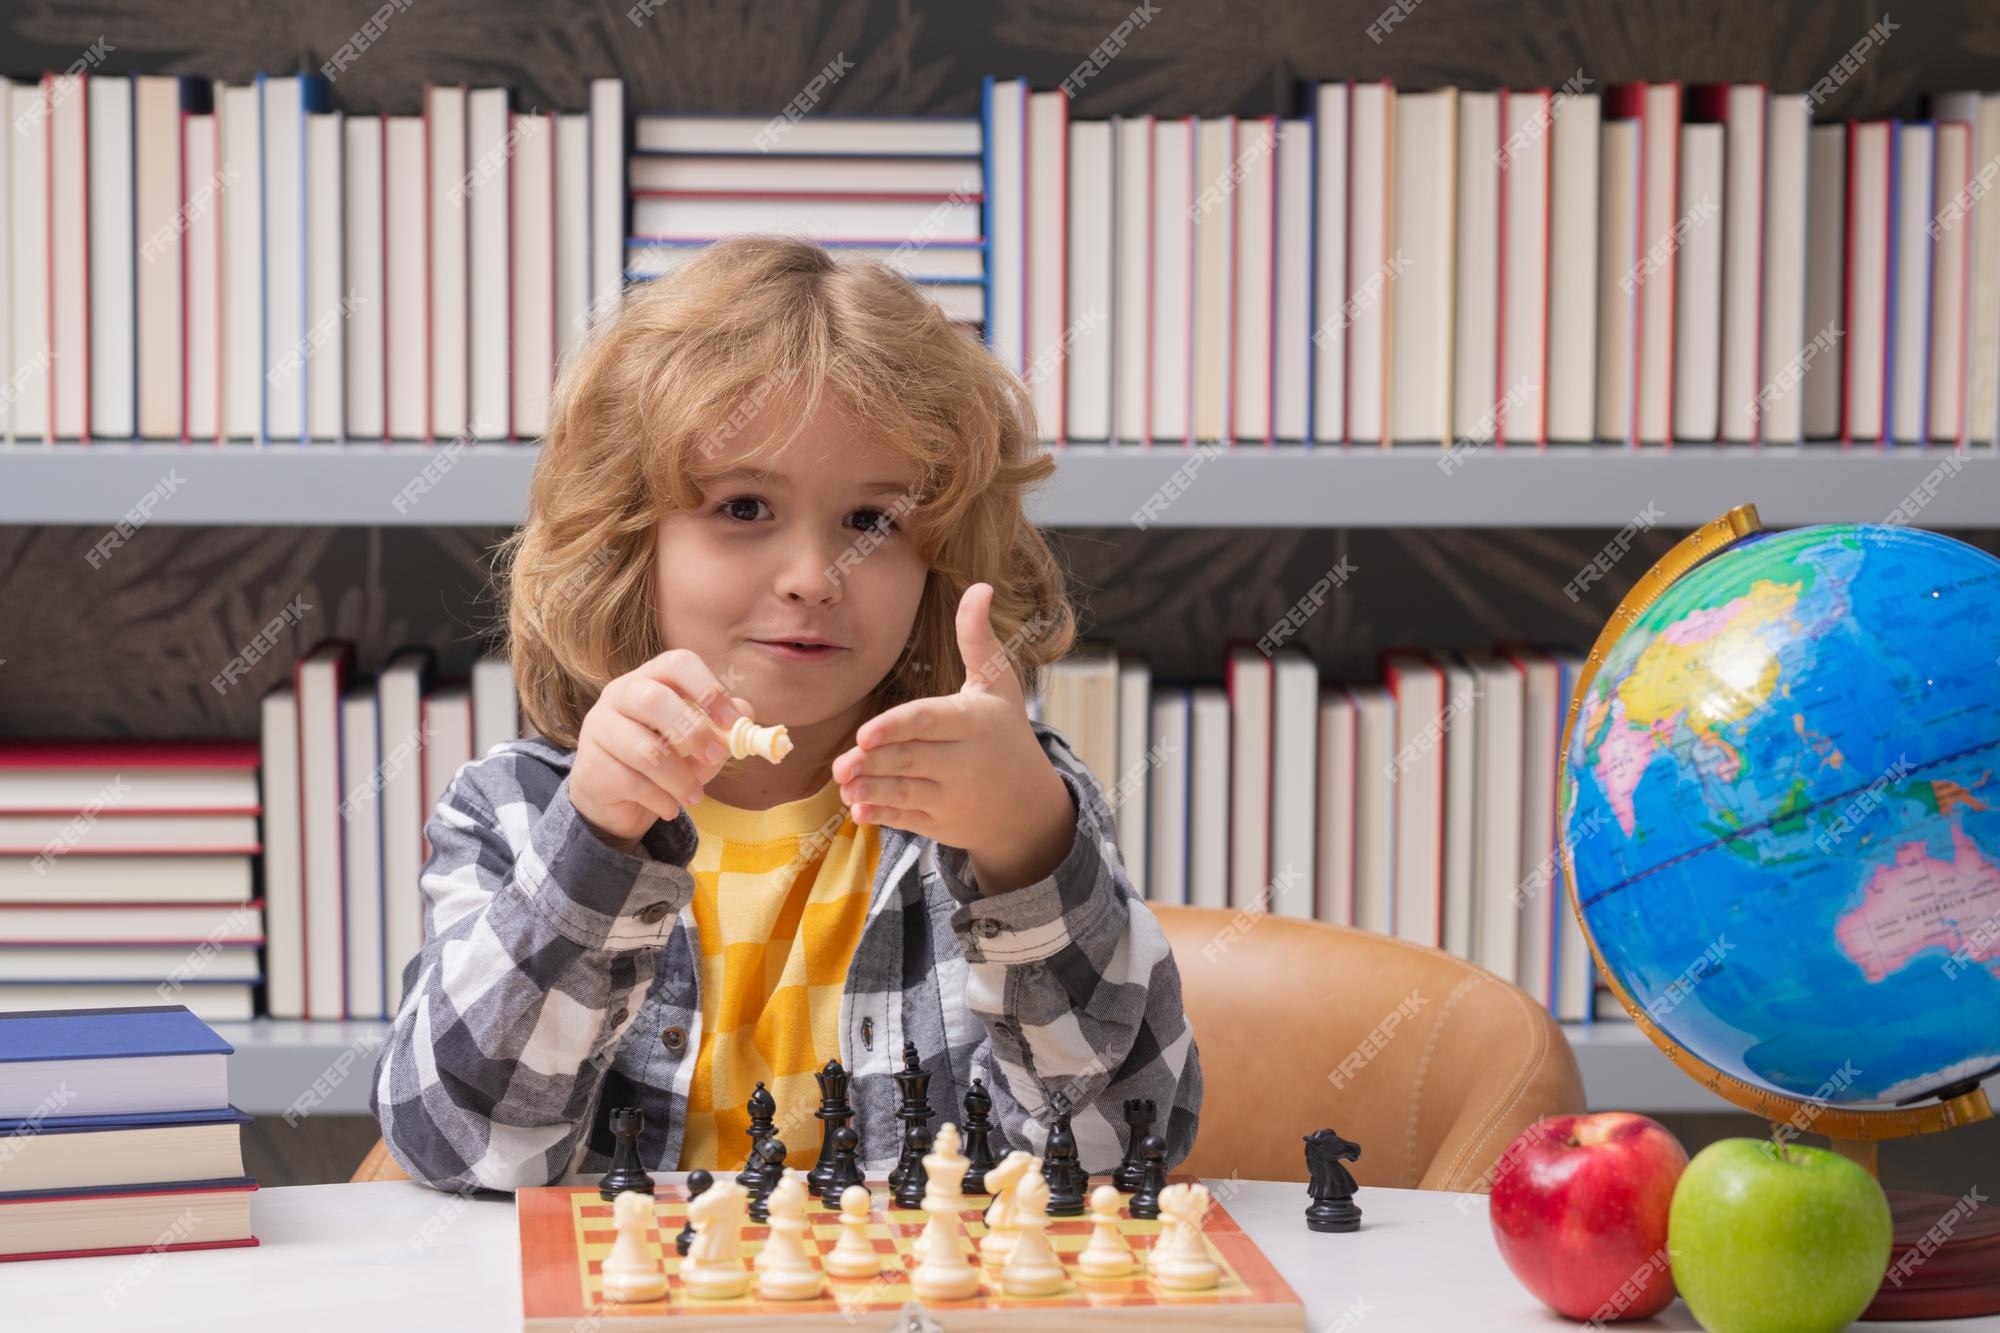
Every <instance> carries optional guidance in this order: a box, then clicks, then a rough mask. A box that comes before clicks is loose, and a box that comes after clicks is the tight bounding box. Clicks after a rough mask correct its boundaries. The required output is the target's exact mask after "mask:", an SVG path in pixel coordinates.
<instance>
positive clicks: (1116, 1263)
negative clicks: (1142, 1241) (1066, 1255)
mask: <svg viewBox="0 0 2000 1333" xmlns="http://www.w3.org/2000/svg"><path fill="white" fill-rule="evenodd" d="M1120 1198H1121V1196H1120V1195H1119V1193H1118V1190H1117V1188H1116V1187H1115V1186H1112V1185H1099V1186H1098V1187H1097V1188H1096V1189H1095V1190H1092V1191H1091V1194H1090V1240H1089V1242H1088V1243H1087V1244H1086V1245H1085V1246H1084V1247H1083V1249H1082V1251H1081V1252H1080V1253H1078V1255H1077V1256H1076V1271H1077V1272H1079V1273H1081V1274H1083V1275H1084V1276H1085V1277H1124V1276H1126V1275H1127V1274H1128V1273H1130V1272H1131V1271H1132V1269H1133V1268H1134V1267H1136V1266H1137V1261H1136V1260H1135V1259H1134V1258H1133V1256H1132V1245H1131V1242H1129V1241H1127V1240H1126V1239H1125V1235H1124V1233H1123V1232H1121V1231H1120V1230H1119V1229H1118V1208H1119V1205H1120Z"/></svg>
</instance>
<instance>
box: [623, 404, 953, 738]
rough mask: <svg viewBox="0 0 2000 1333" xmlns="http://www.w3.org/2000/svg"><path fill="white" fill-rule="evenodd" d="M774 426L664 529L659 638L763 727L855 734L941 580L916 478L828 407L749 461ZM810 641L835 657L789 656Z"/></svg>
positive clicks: (756, 435)
mask: <svg viewBox="0 0 2000 1333" xmlns="http://www.w3.org/2000/svg"><path fill="white" fill-rule="evenodd" d="M775 415H776V414H775V413H764V414H762V418H761V419H758V420H753V421H752V422H751V423H750V425H749V426H747V427H746V428H744V429H743V430H741V431H739V432H738V434H737V436H736V437H735V439H734V440H732V441H731V442H730V443H728V444H725V445H723V446H721V447H720V448H718V449H717V450H716V451H715V454H714V457H713V458H712V459H706V460H704V461H703V463H702V464H701V469H702V476H703V485H702V499H701V503H700V504H699V505H698V506H697V507H696V508H694V509H692V510H688V511H676V512H673V513H670V514H668V515H666V516H665V517H664V518H662V519H661V520H660V524H659V537H658V542H657V557H656V558H657V564H656V566H655V574H656V576H657V577H656V578H655V580H654V586H655V587H657V588H658V589H659V590H660V591H659V616H660V635H661V641H662V642H663V643H664V645H665V646H666V647H668V648H686V649H689V650H690V651H692V652H694V653H695V654H696V655H697V656H699V657H700V658H701V660H702V661H703V662H705V663H706V664H707V665H708V668H709V670H711V671H713V672H714V673H715V674H716V676H717V677H718V678H719V679H720V680H721V681H722V683H723V685H724V686H725V687H726V688H727V689H728V690H729V692H730V693H731V694H735V695H739V696H741V697H743V698H745V699H748V700H749V701H750V703H751V706H752V707H753V708H754V709H755V713H756V717H757V719H758V720H759V721H760V722H767V723H773V722H782V723H784V724H785V725H786V726H787V727H788V728H790V729H794V730H796V729H798V728H801V727H807V726H811V725H813V724H815V723H820V722H826V721H833V720H838V721H840V722H843V723H846V722H848V721H849V720H850V719H848V718H847V716H846V715H847V714H850V713H851V712H852V711H853V710H854V709H855V708H856V707H857V705H859V704H860V703H861V702H862V701H864V700H865V699H866V698H867V696H868V694H869V693H870V691H872V690H873V689H874V688H875V687H876V686H877V685H878V684H880V683H881V681H882V679H883V678H884V677H885V676H887V675H888V674H889V671H890V669H891V668H892V667H894V666H895V664H896V660H897V658H899V657H900V656H901V655H902V652H903V648H904V645H905V644H907V643H908V641H909V637H910V629H911V627H912V626H913V625H914V624H915V623H916V615H917V605H918V601H919V599H920V598H921V596H922V594H923V590H924V579H925V576H926V575H927V574H928V572H929V570H928V568H927V567H926V566H925V564H924V562H923V560H922V558H921V557H920V556H919V554H918V552H917V549H916V546H915V545H914V543H913V542H912V540H911V536H910V533H909V531H908V530H907V527H906V526H905V525H906V523H907V521H908V519H909V518H910V514H909V513H908V509H909V506H910V505H911V504H912V503H913V501H914V500H915V498H916V497H915V496H914V494H912V487H913V486H915V484H916V482H917V479H918V471H917V468H916V466H915V465H914V464H911V463H909V462H906V461H904V460H902V459H899V458H895V457H892V456H891V455H889V454H886V453H884V452H882V451H880V450H878V449H876V448H874V447H872V446H871V445H869V444H867V443H866V442H864V441H862V440H860V439H857V438H856V437H855V436H854V434H853V433H852V432H851V431H850V430H849V428H848V426H847V423H846V422H845V421H844V420H843V419H842V417H841V415H840V413H839V411H838V410H837V408H835V407H834V406H833V404H832V403H831V402H830V401H827V400H822V404H821V407H820V408H819V410H818V411H817V412H816V413H815V414H814V416H813V418H812V419H811V420H810V421H809V422H808V423H807V425H806V428H805V429H804V430H803V431H802V432H800V434H799V435H798V436H797V437H796V438H795V439H794V440H793V441H792V442H791V444H789V445H788V446H786V447H785V448H784V449H783V450H782V451H780V452H779V453H777V454H775V455H772V456H768V457H765V458H762V459H760V460H757V461H756V462H755V463H754V464H749V463H742V462H739V459H740V458H741V456H742V455H744V454H747V453H748V452H749V451H750V450H751V449H752V448H754V447H755V446H756V445H757V444H759V443H761V442H762V440H763V438H764V434H765V432H766V431H768V430H773V429H778V428H781V427H782V426H784V425H786V424H789V423H785V422H779V421H771V420H769V418H770V417H772V416H775ZM750 468H757V469H761V470H762V475H761V476H760V475H753V473H752V472H751V471H749V470H748V469H750ZM801 637H807V638H819V639H823V640H825V641H828V642H830V643H831V644H832V645H834V646H833V647H831V648H823V649H817V650H800V649H797V648H792V647H788V646H786V641H788V640H793V639H797V638H801ZM851 721H852V722H853V723H856V724H858V722H859V721H860V719H859V718H858V717H856V718H853V719H851Z"/></svg>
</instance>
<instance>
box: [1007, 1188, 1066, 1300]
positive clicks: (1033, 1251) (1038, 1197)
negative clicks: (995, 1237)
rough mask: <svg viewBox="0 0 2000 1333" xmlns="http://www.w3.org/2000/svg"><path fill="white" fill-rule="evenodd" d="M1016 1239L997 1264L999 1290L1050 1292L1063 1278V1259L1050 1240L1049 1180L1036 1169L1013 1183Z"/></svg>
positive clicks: (1011, 1293) (1034, 1293)
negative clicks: (1011, 1247) (1003, 1261)
mask: <svg viewBox="0 0 2000 1333" xmlns="http://www.w3.org/2000/svg"><path fill="white" fill-rule="evenodd" d="M1014 1199H1015V1208H1016V1211H1015V1213H1014V1225H1015V1226H1016V1227H1017V1228H1019V1239H1018V1240H1016V1241H1015V1242H1014V1250H1013V1253H1011V1254H1009V1255H1008V1256H1007V1262H1006V1263H1004V1264H1002V1265H1000V1290H1001V1291H1002V1292H1004V1293H1006V1294H1007V1295H1009V1296H1053V1295H1055V1294H1056V1293H1057V1292H1059V1291H1061V1290H1062V1289H1063V1283H1064V1281H1066V1279H1065V1277H1064V1275H1063V1266H1062V1260H1060V1259H1058V1258H1056V1252H1055V1249H1054V1247H1053V1246H1051V1245H1050V1244H1049V1182H1048V1181H1046V1180H1043V1179H1042V1173H1041V1171H1040V1170H1039V1169H1037V1170H1034V1171H1031V1172H1029V1173H1028V1175H1027V1177H1026V1178H1025V1179H1023V1180H1022V1181H1021V1183H1020V1184H1018V1185H1016V1186H1015V1187H1014Z"/></svg>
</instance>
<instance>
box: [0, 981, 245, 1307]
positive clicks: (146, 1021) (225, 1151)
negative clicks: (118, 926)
mask: <svg viewBox="0 0 2000 1333" xmlns="http://www.w3.org/2000/svg"><path fill="white" fill-rule="evenodd" d="M231 1049H232V1048H231V1047H230V1045H229V1043H228V1042H225V1041H224V1040H222V1038H221V1037H219V1036H217V1035H216V1034H215V1032H214V1031H213V1030H211V1029H210V1028H209V1027H208V1025H207V1024H205V1023H203V1022H202V1021H201V1020H200V1019H199V1018H197V1017H195V1016H194V1015H193V1014H191V1013H189V1012H188V1010H187V1009H186V1008H185V1007H183V1006H180V1005H154V1006H145V1007H131V1008H113V1009H93V1010H79V1009H68V1010H63V1009H55V1010H47V1011H42V1012H35V1013H12V1014H0V1259H58V1258H70V1257H76V1256H82V1255H93V1254H133V1253H138V1252H141V1251H156V1250H202V1249H215V1248H219V1247H223V1246H240V1245H255V1244H256V1243H257V1238H256V1236H254V1235H253V1234H251V1226H250V1195H251V1193H252V1191H254V1190H255V1189H256V1188H257V1183H256V1182H255V1181H254V1180H252V1179H250V1177H249V1176H247V1175H245V1174H244V1172H243V1146H242V1127H243V1126H244V1125H247V1124H249V1123H250V1117H249V1116H247V1115H244V1114H243V1113H242V1112H241V1111H238V1110H237V1109H236V1108H234V1107H233V1106H231V1105H230V1104H229V1066H228V1060H229V1055H230V1051H231ZM123 1285H124V1284H123V1282H122V1281H121V1282H120V1283H118V1284H114V1285H113V1286H112V1287H110V1288H107V1289H106V1291H105V1293H104V1295H105V1299H106V1300H107V1301H110V1302H112V1303H113V1304H116V1301H117V1299H121V1298H122V1297H123V1295H124V1292H123V1290H122V1288H123Z"/></svg>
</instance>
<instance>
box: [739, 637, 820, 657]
mask: <svg viewBox="0 0 2000 1333" xmlns="http://www.w3.org/2000/svg"><path fill="white" fill-rule="evenodd" d="M751 642H752V643H755V644H760V645H762V646H763V647H765V648H768V649H770V650H771V651H772V652H774V653H776V654H777V655H778V656H780V657H783V658H786V659H788V660H790V661H794V662H819V661H824V660H825V659H827V658H829V657H832V656H833V655H834V654H835V653H837V652H840V651H841V650H840V648H838V647H837V646H835V645H833V644H830V643H800V642H798V641H797V640H793V639H752V640H751Z"/></svg>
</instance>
